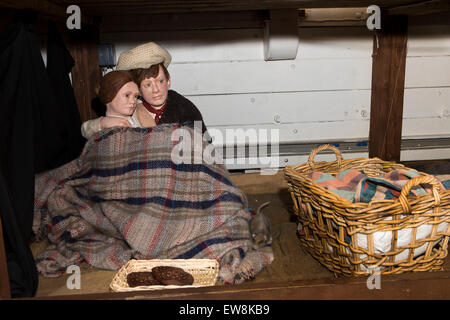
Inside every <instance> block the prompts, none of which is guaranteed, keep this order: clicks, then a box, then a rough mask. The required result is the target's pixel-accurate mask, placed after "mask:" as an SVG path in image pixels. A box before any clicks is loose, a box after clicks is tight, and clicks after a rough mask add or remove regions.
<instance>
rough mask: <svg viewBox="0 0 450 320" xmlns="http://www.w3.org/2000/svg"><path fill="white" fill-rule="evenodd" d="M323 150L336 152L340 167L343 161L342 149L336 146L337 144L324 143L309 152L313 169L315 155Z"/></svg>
mask: <svg viewBox="0 0 450 320" xmlns="http://www.w3.org/2000/svg"><path fill="white" fill-rule="evenodd" d="M323 150H331V151H333V152H334V154H335V155H336V160H337V165H338V168H340V167H341V162H342V154H341V151H340V150H339V149H338V148H336V147H335V146H333V145H331V144H323V145H321V146H318V147H316V148H314V149H313V150H312V151H311V153H310V154H309V157H308V164H309V166H310V167H311V169H314V157H315V156H316V154H318V153H319V152H321V151H323Z"/></svg>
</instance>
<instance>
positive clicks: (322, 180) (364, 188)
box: [308, 169, 448, 202]
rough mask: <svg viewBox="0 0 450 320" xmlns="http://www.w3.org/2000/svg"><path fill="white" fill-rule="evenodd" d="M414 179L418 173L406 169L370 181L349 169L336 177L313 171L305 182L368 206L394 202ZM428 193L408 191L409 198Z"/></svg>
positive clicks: (417, 188) (418, 189)
mask: <svg viewBox="0 0 450 320" xmlns="http://www.w3.org/2000/svg"><path fill="white" fill-rule="evenodd" d="M417 176H420V173H419V172H418V171H416V170H407V169H398V170H393V171H391V172H388V173H386V174H385V175H384V176H379V177H369V176H367V175H365V173H364V172H363V171H361V170H356V169H348V170H343V171H341V172H339V174H338V175H337V176H333V175H332V174H329V173H326V172H320V171H314V172H312V173H310V174H309V175H308V178H310V179H311V180H313V181H314V182H315V183H316V184H317V185H319V186H321V187H323V188H325V189H327V190H329V191H331V192H334V193H336V194H337V195H338V196H340V197H342V198H345V199H348V200H350V201H351V202H370V201H372V200H380V199H385V200H388V199H397V198H398V197H399V195H400V192H401V190H402V188H403V186H404V185H405V184H406V182H408V181H409V180H411V179H412V178H414V177H417ZM445 183H448V182H445ZM441 185H442V188H443V189H444V188H445V187H444V185H443V184H442V183H441ZM427 192H431V187H430V186H423V185H420V186H415V187H413V188H412V189H411V192H410V196H418V195H421V194H425V193H427Z"/></svg>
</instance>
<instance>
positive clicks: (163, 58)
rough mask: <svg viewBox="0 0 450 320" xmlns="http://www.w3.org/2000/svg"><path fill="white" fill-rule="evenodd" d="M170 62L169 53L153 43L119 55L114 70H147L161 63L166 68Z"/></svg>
mask: <svg viewBox="0 0 450 320" xmlns="http://www.w3.org/2000/svg"><path fill="white" fill-rule="evenodd" d="M171 61H172V56H171V55H170V53H169V52H168V51H167V50H166V49H164V48H162V47H160V46H159V45H157V44H156V43H154V42H149V43H145V44H142V45H140V46H137V47H136V48H133V49H131V50H127V51H124V52H122V53H121V54H120V56H119V60H118V61H117V66H116V70H132V69H138V68H144V69H146V68H149V67H150V66H152V65H154V64H159V63H163V64H164V66H165V67H166V68H167V67H168V66H169V64H170V62H171Z"/></svg>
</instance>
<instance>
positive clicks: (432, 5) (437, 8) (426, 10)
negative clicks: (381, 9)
mask: <svg viewBox="0 0 450 320" xmlns="http://www.w3.org/2000/svg"><path fill="white" fill-rule="evenodd" d="M448 11H450V2H449V1H448V0H431V1H423V2H420V3H414V4H409V5H404V6H398V7H394V8H390V9H388V10H387V13H388V14H390V15H408V16H420V15H426V14H433V13H438V12H448Z"/></svg>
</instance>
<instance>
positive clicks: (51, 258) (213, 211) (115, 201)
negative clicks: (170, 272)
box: [33, 124, 273, 283]
mask: <svg viewBox="0 0 450 320" xmlns="http://www.w3.org/2000/svg"><path fill="white" fill-rule="evenodd" d="M178 129H180V130H185V131H183V132H184V133H183V134H181V135H180V134H179V133H178V134H176V136H178V137H180V136H182V138H183V139H184V138H189V137H191V141H192V140H195V138H194V129H192V128H190V127H181V126H179V125H174V124H165V125H159V126H156V127H154V128H111V129H107V130H104V131H101V132H99V133H97V134H95V135H94V136H93V137H91V139H90V140H89V141H88V142H87V143H86V146H85V148H84V150H83V153H82V154H81V156H80V157H79V158H78V159H75V160H73V161H72V162H70V163H68V164H66V165H64V166H62V167H59V168H56V169H54V170H51V171H49V172H46V173H42V174H39V175H37V176H36V183H35V216H34V223H33V231H34V232H35V234H36V235H37V236H38V238H42V237H44V236H47V237H48V240H49V242H50V243H51V245H50V246H49V247H48V248H47V250H46V251H45V252H44V253H42V254H41V255H39V256H38V257H37V268H38V271H39V272H40V273H41V274H42V275H44V276H54V275H57V274H60V273H63V272H64V271H65V269H66V268H67V267H68V266H69V265H71V264H78V263H80V262H81V261H86V262H87V263H89V264H90V265H92V266H94V267H97V268H102V269H109V270H117V269H119V268H120V267H121V266H122V265H123V264H124V263H126V262H127V261H128V260H130V259H131V258H135V259H190V258H200V259H201V258H207V259H216V260H217V261H218V262H219V264H220V269H219V282H224V283H240V282H243V281H245V280H246V279H250V278H252V277H254V275H255V274H257V273H258V272H259V271H260V270H261V269H262V268H263V267H264V266H266V265H267V264H270V263H271V262H272V260H273V252H272V248H271V247H264V248H262V249H261V250H252V249H251V248H252V239H251V235H250V231H249V220H250V217H251V214H250V212H249V210H248V203H247V200H246V197H245V194H244V193H243V192H242V191H241V190H239V189H238V188H237V187H236V186H235V185H234V184H233V183H232V181H231V179H230V177H229V173H228V171H227V170H226V168H225V166H224V165H222V164H217V163H214V164H209V162H208V163H206V162H205V161H202V160H203V155H204V152H205V151H206V148H208V150H209V151H211V150H212V149H213V148H211V144H209V143H208V142H206V141H203V142H202V139H201V138H200V140H199V141H200V145H201V146H200V151H201V152H197V151H198V150H197V149H194V148H192V146H191V149H189V150H192V152H189V153H190V155H188V157H187V158H186V155H183V159H184V161H182V162H181V161H175V162H176V163H175V162H174V161H173V157H172V156H173V154H172V153H173V152H174V146H176V145H177V144H178V142H179V140H177V141H174V140H172V134H174V133H175V131H176V130H178ZM196 134H198V133H196ZM192 138H194V139H192ZM175 140H176V139H175ZM197 141H198V140H197ZM195 147H198V146H197V145H196V146H195ZM185 150H188V149H185ZM178 151H179V150H178ZM189 156H190V157H189ZM198 157H200V159H198ZM179 162H181V163H179Z"/></svg>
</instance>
